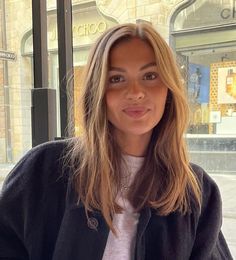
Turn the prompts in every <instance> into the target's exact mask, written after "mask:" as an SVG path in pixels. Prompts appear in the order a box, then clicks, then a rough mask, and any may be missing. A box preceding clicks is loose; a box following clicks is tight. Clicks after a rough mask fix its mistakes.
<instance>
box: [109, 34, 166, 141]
mask: <svg viewBox="0 0 236 260" xmlns="http://www.w3.org/2000/svg"><path fill="white" fill-rule="evenodd" d="M166 97H167V87H166V86H165V85H164V84H163V82H162V80H161V79H160V77H159V75H158V68H157V65H156V62H155V55H154V51H153V49H152V48H151V47H150V45H149V44H148V43H147V42H145V41H142V40H141V39H139V38H131V39H130V40H125V41H121V42H120V43H119V44H117V45H115V46H114V47H113V48H112V49H111V52H110V59H109V69H108V79H107V89H106V96H105V98H106V105H107V116H108V120H109V121H110V123H111V124H112V125H113V126H114V129H115V130H114V131H115V132H114V133H115V135H116V136H117V137H122V136H130V137H131V136H134V135H135V136H140V137H144V136H145V137H147V136H148V137H150V136H151V133H152V130H153V128H154V127H155V126H156V125H157V124H158V123H159V121H160V119H161V118H162V115H163V113H164V108H165V102H166Z"/></svg>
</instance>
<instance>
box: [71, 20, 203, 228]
mask: <svg viewBox="0 0 236 260" xmlns="http://www.w3.org/2000/svg"><path fill="white" fill-rule="evenodd" d="M132 37H139V38H140V39H142V40H144V41H146V42H148V43H149V44H150V46H151V47H152V48H153V50H154V53H155V56H156V63H157V67H158V69H159V75H160V77H161V79H162V81H163V82H164V84H165V85H166V86H167V87H168V96H167V101H166V106H165V111H164V115H163V117H162V119H161V121H160V122H159V123H158V125H157V126H156V127H155V128H154V130H153V134H152V137H151V140H150V143H149V147H148V152H147V155H146V157H145V161H144V163H143V165H142V167H141V169H140V170H139V172H138V174H139V178H136V179H135V181H134V183H133V184H132V188H131V189H130V192H129V194H128V199H129V200H130V202H131V204H132V205H133V206H134V208H135V209H136V210H137V211H140V210H141V209H143V208H144V207H147V206H149V207H152V208H154V209H156V212H157V214H159V215H168V214H169V213H171V212H173V211H179V212H181V213H182V214H186V213H187V212H190V211H191V203H192V201H194V202H195V203H196V204H197V205H198V206H199V208H200V205H201V195H200V194H201V193H200V187H199V184H198V181H197V178H196V177H195V174H194V173H193V171H192V169H191V166H190V164H189V159H188V155H187V151H186V144H185V140H184V133H185V131H186V128H187V125H188V120H189V119H188V114H189V109H188V105H187V99H186V93H185V87H184V85H183V81H182V79H181V75H180V72H179V70H178V66H177V65H176V62H175V59H174V56H173V54H172V52H171V49H170V48H169V46H168V45H167V43H166V42H165V40H164V39H163V38H162V37H161V36H160V35H159V34H158V33H157V32H156V31H155V30H154V29H153V28H152V27H151V26H150V25H148V24H145V23H141V24H121V25H117V26H115V27H113V28H111V29H109V30H108V31H107V32H105V33H104V34H103V35H102V36H101V37H100V38H99V39H98V40H97V41H96V43H95V45H94V46H93V48H92V50H91V52H90V56H89V58H88V62H87V66H86V72H85V76H84V83H83V90H82V109H83V128H84V131H83V133H84V134H83V137H82V138H74V139H72V142H71V143H70V153H69V156H70V157H69V159H70V165H71V167H72V169H73V172H74V184H75V189H76V191H77V193H78V198H79V199H80V200H81V201H82V203H83V204H84V205H85V209H86V213H87V214H88V212H89V211H92V210H94V209H96V210H100V211H101V212H102V214H103V216H104V218H105V220H106V222H107V224H108V226H109V227H110V228H111V230H112V231H113V232H115V230H114V228H113V226H112V217H113V215H114V213H117V212H120V211H121V210H122V209H121V208H120V206H119V205H117V203H116V202H115V198H116V196H117V193H118V191H119V189H120V183H121V176H120V163H121V151H120V148H119V146H118V144H117V143H116V140H114V138H113V135H112V132H111V125H110V123H109V122H108V119H107V113H106V103H105V98H104V96H105V92H106V81H107V70H108V66H109V63H108V62H109V54H110V51H111V48H112V47H113V46H114V44H119V41H121V40H123V39H129V38H132Z"/></svg>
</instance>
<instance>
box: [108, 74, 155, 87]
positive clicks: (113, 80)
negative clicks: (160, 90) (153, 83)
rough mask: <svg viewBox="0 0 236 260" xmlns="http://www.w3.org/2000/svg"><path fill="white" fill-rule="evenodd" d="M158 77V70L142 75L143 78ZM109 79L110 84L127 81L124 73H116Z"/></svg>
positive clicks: (152, 78)
mask: <svg viewBox="0 0 236 260" xmlns="http://www.w3.org/2000/svg"><path fill="white" fill-rule="evenodd" d="M150 76H151V78H150ZM148 77H149V78H148ZM157 77H158V74H157V73H156V72H147V73H146V74H145V75H144V76H143V77H142V79H143V80H155V79H156V78H157ZM108 81H109V83H110V84H118V83H121V82H125V77H124V76H122V75H114V76H111V77H109V79H108Z"/></svg>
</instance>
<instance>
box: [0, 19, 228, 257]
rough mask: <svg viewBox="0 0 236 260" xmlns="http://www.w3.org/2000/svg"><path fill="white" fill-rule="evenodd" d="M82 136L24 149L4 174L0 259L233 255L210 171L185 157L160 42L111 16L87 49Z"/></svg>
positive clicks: (183, 121) (169, 66)
mask: <svg viewBox="0 0 236 260" xmlns="http://www.w3.org/2000/svg"><path fill="white" fill-rule="evenodd" d="M82 108H83V115H84V117H83V120H84V135H83V137H82V138H74V139H72V140H70V141H59V142H50V143H46V144H43V145H41V146H38V147H36V148H34V149H33V150H32V151H30V152H29V153H28V154H27V155H26V156H25V157H24V158H23V159H22V160H21V161H20V162H19V163H18V164H17V166H16V167H15V169H14V170H13V171H12V173H11V174H10V175H9V176H8V178H7V180H6V181H5V185H4V187H3V191H2V197H1V201H0V210H1V214H0V231H1V232H0V249H1V250H0V259H33V260H39V259H41V260H42V259H54V260H61V259H64V260H67V259H73V260H74V259H75V260H76V259H82V260H83V259H86V260H89V259H91V260H92V259H93V260H94V259H103V260H107V259H113V260H114V259H119V260H121V259H139V260H141V259H145V260H150V259H180V260H183V259H199V260H200V259H201V260H203V259H232V257H231V255H230V252H229V250H228V247H227V244H226V242H225V240H224V237H223V235H222V233H221V231H220V228H221V221H222V215H221V198H220V194H219V190H218V188H217V186H216V184H215V183H214V181H213V180H212V179H211V178H210V177H209V176H208V175H207V174H206V173H205V172H204V171H203V170H202V169H201V168H200V167H198V166H196V165H193V164H190V163H189V160H188V156H187V152H186V146H185V142H184V138H183V135H184V132H185V130H186V127H187V123H188V107H187V103H186V97H185V91H184V86H183V84H182V80H181V77H180V74H179V71H178V69H177V66H176V65H175V61H174V58H173V55H172V53H171V50H170V48H169V47H168V46H167V44H166V43H165V41H164V40H163V39H162V38H161V37H160V35H159V34H158V33H157V32H156V31H155V30H154V29H153V28H152V27H151V26H150V25H147V24H124V25H118V26H116V27H114V28H112V29H109V30H108V31H107V32H105V33H104V34H103V35H102V36H101V37H100V38H99V39H98V40H97V42H96V44H95V45H94V47H93V49H92V50H91V52H90V56H89V59H88V63H87V69H86V73H85V81H84V90H83V93H82Z"/></svg>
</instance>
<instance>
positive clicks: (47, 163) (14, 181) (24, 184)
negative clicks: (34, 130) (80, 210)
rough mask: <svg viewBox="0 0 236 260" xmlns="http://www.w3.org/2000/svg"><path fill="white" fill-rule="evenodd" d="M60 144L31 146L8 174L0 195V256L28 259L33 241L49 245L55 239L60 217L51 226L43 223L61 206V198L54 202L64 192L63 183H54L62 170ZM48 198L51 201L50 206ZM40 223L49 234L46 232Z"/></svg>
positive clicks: (56, 212)
mask: <svg viewBox="0 0 236 260" xmlns="http://www.w3.org/2000/svg"><path fill="white" fill-rule="evenodd" d="M62 146H63V145H61V144H59V145H58V144H57V143H56V142H53V143H52V144H43V145H41V146H39V147H36V148H34V149H32V150H31V151H30V152H28V153H27V154H26V155H25V156H24V157H23V158H22V159H21V160H20V162H19V163H18V164H17V165H16V166H15V167H14V169H13V170H12V171H11V172H10V174H9V175H8V176H7V178H6V180H5V182H4V184H3V187H2V191H1V195H0V259H12V260H13V259H17V260H20V259H22V260H23V259H29V258H30V257H29V255H30V252H32V251H33V250H34V248H33V244H37V243H32V242H33V241H34V242H35V241H38V244H40V243H41V241H40V239H42V240H43V239H45V243H48V244H49V247H50V243H52V242H50V241H54V240H53V237H52V236H54V235H56V232H55V230H56V225H57V224H58V223H57V221H58V222H59V221H60V220H59V217H58V218H57V219H58V220H55V221H54V222H53V224H52V223H51V225H50V227H48V226H46V225H49V224H47V222H48V221H47V219H49V218H53V215H56V214H58V212H59V211H61V208H63V205H61V204H63V200H61V201H62V203H61V202H58V203H57V201H59V200H60V199H61V198H60V196H62V195H63V192H61V191H60V189H63V187H62V186H63V185H58V182H57V180H58V179H59V178H60V176H59V174H61V173H62V172H60V171H61V169H62V168H61V167H59V166H58V165H60V163H59V157H60V154H61V150H62ZM57 194H61V195H60V196H57ZM57 197H58V199H57ZM48 201H54V203H53V207H49V206H48V205H49V203H48ZM60 203H61V204H60ZM43 225H44V226H46V228H45V229H47V228H48V230H49V232H50V231H51V232H50V233H51V234H46V232H45V231H44V230H43V229H42V228H41V226H43ZM53 229H54V230H53ZM49 232H48V233H49ZM47 239H48V241H47ZM51 248H53V245H51ZM49 251H50V250H49V249H48V252H49ZM41 259H43V258H41ZM45 259H46V258H45Z"/></svg>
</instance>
